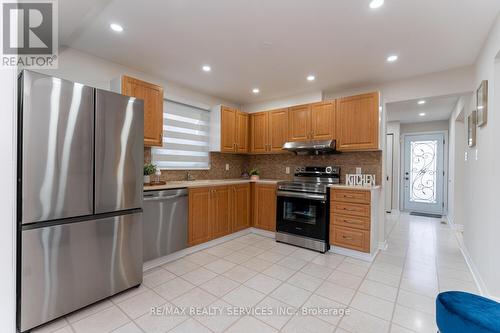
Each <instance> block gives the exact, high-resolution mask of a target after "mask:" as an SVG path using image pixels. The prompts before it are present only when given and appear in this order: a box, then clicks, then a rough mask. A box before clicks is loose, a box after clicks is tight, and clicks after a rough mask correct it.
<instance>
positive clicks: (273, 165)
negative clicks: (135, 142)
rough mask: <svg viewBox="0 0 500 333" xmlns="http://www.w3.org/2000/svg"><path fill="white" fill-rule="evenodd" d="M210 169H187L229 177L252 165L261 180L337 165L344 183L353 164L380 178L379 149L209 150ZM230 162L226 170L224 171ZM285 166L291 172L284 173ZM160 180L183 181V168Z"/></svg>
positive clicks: (201, 174)
mask: <svg viewBox="0 0 500 333" xmlns="http://www.w3.org/2000/svg"><path fill="white" fill-rule="evenodd" d="M144 161H145V162H149V161H151V149H150V148H144ZM210 164H211V166H210V170H192V171H189V172H190V173H191V174H192V175H193V177H194V178H195V179H199V180H202V179H232V178H239V177H240V175H241V173H242V172H244V171H248V170H250V169H251V168H258V169H259V170H260V176H261V178H264V179H283V180H287V179H292V178H293V173H294V169H295V167H297V166H306V165H317V166H327V165H333V166H340V173H341V175H340V182H341V183H344V181H345V174H346V173H356V167H360V168H361V172H362V173H368V174H374V175H375V177H376V182H377V184H380V183H381V180H382V152H381V151H373V152H352V153H342V154H336V155H324V156H297V155H293V154H288V153H286V154H276V155H236V154H222V153H210ZM226 164H229V171H226ZM286 167H289V168H290V174H286ZM161 178H162V180H165V181H173V180H185V179H186V170H163V171H162V176H161Z"/></svg>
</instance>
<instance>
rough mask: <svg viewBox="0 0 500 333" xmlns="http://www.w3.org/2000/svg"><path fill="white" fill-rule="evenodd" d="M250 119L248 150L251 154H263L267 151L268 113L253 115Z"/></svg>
mask: <svg viewBox="0 0 500 333" xmlns="http://www.w3.org/2000/svg"><path fill="white" fill-rule="evenodd" d="M250 117H251V131H252V135H251V137H252V139H251V142H252V143H251V147H250V150H251V152H252V153H265V152H267V151H268V143H267V142H268V127H269V117H268V113H267V112H259V113H253V114H252V115H251V116H250Z"/></svg>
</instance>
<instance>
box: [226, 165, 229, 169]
mask: <svg viewBox="0 0 500 333" xmlns="http://www.w3.org/2000/svg"><path fill="white" fill-rule="evenodd" d="M226 171H229V163H226Z"/></svg>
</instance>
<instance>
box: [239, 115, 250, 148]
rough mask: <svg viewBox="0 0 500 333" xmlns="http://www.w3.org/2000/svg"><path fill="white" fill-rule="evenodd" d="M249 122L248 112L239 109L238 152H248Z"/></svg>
mask: <svg viewBox="0 0 500 333" xmlns="http://www.w3.org/2000/svg"><path fill="white" fill-rule="evenodd" d="M249 123H250V116H249V115H248V113H245V112H240V111H237V113H236V152H238V153H248V142H249V140H248V139H249V138H248V136H249V134H250V131H249Z"/></svg>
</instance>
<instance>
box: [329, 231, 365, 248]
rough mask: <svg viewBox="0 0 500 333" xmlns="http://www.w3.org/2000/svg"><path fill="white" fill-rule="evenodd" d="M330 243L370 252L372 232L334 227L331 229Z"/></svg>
mask: <svg viewBox="0 0 500 333" xmlns="http://www.w3.org/2000/svg"><path fill="white" fill-rule="evenodd" d="M330 243H332V244H333V245H337V246H340V247H346V248H349V249H352V250H357V251H362V252H370V232H369V231H366V230H357V229H351V228H344V227H339V226H336V225H333V226H332V227H331V229H330Z"/></svg>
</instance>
